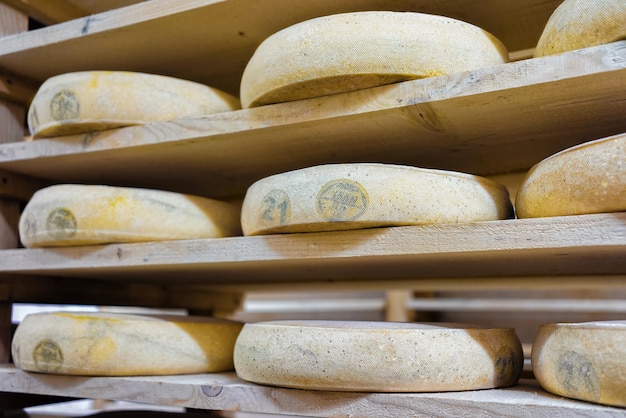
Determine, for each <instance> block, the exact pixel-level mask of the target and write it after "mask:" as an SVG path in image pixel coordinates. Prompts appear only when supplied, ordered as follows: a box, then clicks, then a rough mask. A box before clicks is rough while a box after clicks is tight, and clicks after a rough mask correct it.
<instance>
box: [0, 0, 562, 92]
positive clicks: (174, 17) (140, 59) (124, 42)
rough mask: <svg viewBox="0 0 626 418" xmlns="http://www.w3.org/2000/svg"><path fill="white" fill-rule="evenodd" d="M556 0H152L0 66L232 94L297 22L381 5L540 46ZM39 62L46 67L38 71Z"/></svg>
mask: <svg viewBox="0 0 626 418" xmlns="http://www.w3.org/2000/svg"><path fill="white" fill-rule="evenodd" d="M41 1H42V2H44V0H41ZM45 2H46V3H47V1H45ZM559 3H560V1H559V0H549V1H546V0H523V1H522V0H519V1H516V2H512V3H511V2H503V1H501V0H480V1H474V2H471V3H469V2H467V1H463V0H453V1H445V2H442V1H439V0H419V1H415V0H396V1H394V2H389V1H388V0H342V1H335V0H314V1H307V2H298V3H297V4H296V3H294V2H292V1H289V0H264V1H261V2H259V1H250V0H226V1H224V0H222V1H220V0H187V1H184V2H182V1H181V2H173V1H170V0H151V1H148V2H143V3H140V4H136V5H131V6H128V7H125V8H123V9H118V10H111V11H107V12H104V13H100V14H97V15H93V16H88V17H84V18H82V19H78V20H72V21H69V22H66V23H62V24H59V25H54V26H50V27H48V28H43V29H39V30H35V31H31V32H29V33H25V34H23V35H20V36H19V37H15V38H12V39H0V67H4V68H5V69H7V70H10V71H12V72H14V73H16V74H22V75H25V76H27V77H29V78H32V79H35V80H40V81H43V80H45V79H46V78H48V77H50V76H52V75H56V74H60V73H65V72H70V71H78V70H85V69H96V68H97V69H103V70H106V69H125V70H134V71H145V72H153V73H159V74H165V75H173V76H177V77H180V78H185V79H190V80H195V81H199V82H203V83H207V84H210V85H213V86H215V87H218V88H222V89H224V90H226V91H230V92H232V93H235V94H236V93H237V92H238V89H239V80H240V77H241V74H242V72H243V68H244V67H245V65H246V63H247V62H248V60H249V58H250V56H252V53H253V52H254V50H255V49H256V47H257V46H258V44H259V43H260V42H261V41H262V40H263V39H265V38H266V37H268V36H269V35H271V34H272V33H274V32H276V31H278V30H280V29H282V28H284V27H286V26H290V25H292V24H294V23H297V22H300V21H302V20H306V19H310V18H313V17H317V16H322V15H327V14H333V13H340V12H347V11H358V10H378V9H383V10H386V9H392V10H406V11H420V12H427V13H433V14H441V15H444V16H450V17H454V18H458V19H462V20H465V21H468V22H470V23H473V24H475V25H478V26H480V27H482V28H484V29H486V30H488V31H490V32H492V33H493V34H494V35H496V36H497V37H499V38H500V39H501V40H502V41H503V42H504V43H505V44H506V45H507V46H508V48H509V49H510V50H511V51H515V50H520V49H527V48H531V47H534V46H535V45H536V42H537V40H538V39H539V35H540V33H541V31H542V30H543V27H544V25H545V22H546V21H547V19H548V17H549V16H550V14H551V13H552V12H553V11H554V9H555V8H556V6H557V5H558V4H559ZM268 10H271V11H272V12H271V13H268V12H267V11H268ZM212 40H215V41H213V42H212ZM104 51H106V52H104ZM198 51H201V53H198ZM40 62H45V63H46V65H39V63H40Z"/></svg>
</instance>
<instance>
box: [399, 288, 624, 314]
mask: <svg viewBox="0 0 626 418" xmlns="http://www.w3.org/2000/svg"><path fill="white" fill-rule="evenodd" d="M625 286H626V284H625ZM406 307H407V308H408V309H414V310H426V311H446V312H448V311H462V312H528V313H545V312H569V313H572V312H580V313H583V312H584V313H612V314H626V302H625V301H624V300H621V299H620V300H616V299H613V300H612V299H600V300H591V299H481V298H472V299H469V298H468V299H455V298H436V299H411V300H408V301H407V302H406Z"/></svg>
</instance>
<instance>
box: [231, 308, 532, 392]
mask: <svg viewBox="0 0 626 418" xmlns="http://www.w3.org/2000/svg"><path fill="white" fill-rule="evenodd" d="M234 363H235V370H236V372H237V375H238V376H239V377H241V378H242V379H245V380H249V381H251V382H255V383H261V384H267V385H274V386H285V387H292V388H300V389H314V390H336V391H364V392H439V391H457V390H474V389H487V388H494V387H502V386H510V385H514V384H516V382H517V380H518V378H519V375H520V373H521V370H522V365H523V355H522V348H521V344H520V342H519V340H518V338H517V336H516V334H515V331H514V330H513V329H510V328H507V329H504V328H503V329H487V328H479V327H475V326H470V325H458V324H443V323H442V324H417V323H394V322H367V321H362V322H359V321H312V320H311V321H270V322H258V323H248V324H245V325H244V328H243V329H242V331H241V333H240V334H239V337H238V338H237V342H236V343H235V351H234Z"/></svg>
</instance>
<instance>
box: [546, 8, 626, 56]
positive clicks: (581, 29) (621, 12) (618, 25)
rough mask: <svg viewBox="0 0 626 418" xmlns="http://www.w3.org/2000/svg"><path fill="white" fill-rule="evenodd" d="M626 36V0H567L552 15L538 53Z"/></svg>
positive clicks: (573, 48)
mask: <svg viewBox="0 0 626 418" xmlns="http://www.w3.org/2000/svg"><path fill="white" fill-rule="evenodd" d="M623 39H626V1H624V0H593V1H589V0H565V1H563V2H562V3H561V4H560V5H559V7H557V8H556V10H555V11H554V13H552V15H551V16H550V19H548V22H547V23H546V26H545V28H544V30H543V32H542V34H541V37H540V38H539V42H538V43H537V47H536V49H535V57H543V56H547V55H554V54H560V53H562V52H567V51H572V50H575V49H581V48H587V47H591V46H596V45H603V44H608V43H611V42H616V41H619V40H623Z"/></svg>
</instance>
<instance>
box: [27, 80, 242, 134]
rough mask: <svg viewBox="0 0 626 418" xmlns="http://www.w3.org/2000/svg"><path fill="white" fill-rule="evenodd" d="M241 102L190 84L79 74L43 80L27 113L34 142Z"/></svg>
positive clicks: (199, 112)
mask: <svg viewBox="0 0 626 418" xmlns="http://www.w3.org/2000/svg"><path fill="white" fill-rule="evenodd" d="M240 107H241V105H240V103H239V99H237V98H235V97H234V96H231V95H230V94H227V93H225V92H223V91H220V90H217V89H214V88H212V87H209V86H205V85H203V84H199V83H195V82H192V81H187V80H181V79H177V78H173V77H166V76H160V75H155V74H144V73H135V72H128V71H83V72H75V73H67V74H61V75H58V76H55V77H51V78H49V79H48V80H46V81H45V82H44V83H43V84H42V85H41V87H40V88H39V90H38V91H37V93H36V94H35V97H34V98H33V101H32V103H31V105H30V108H29V110H28V128H29V130H30V132H31V134H32V135H33V136H34V137H52V136H60V135H71V134H78V133H86V132H94V131H101V130H105V129H111V128H116V127H122V126H129V125H139V124H143V123H147V122H164V121H169V120H174V119H180V118H186V117H194V116H202V115H206V114H211V113H218V112H226V111H229V110H235V109H239V108H240Z"/></svg>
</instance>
